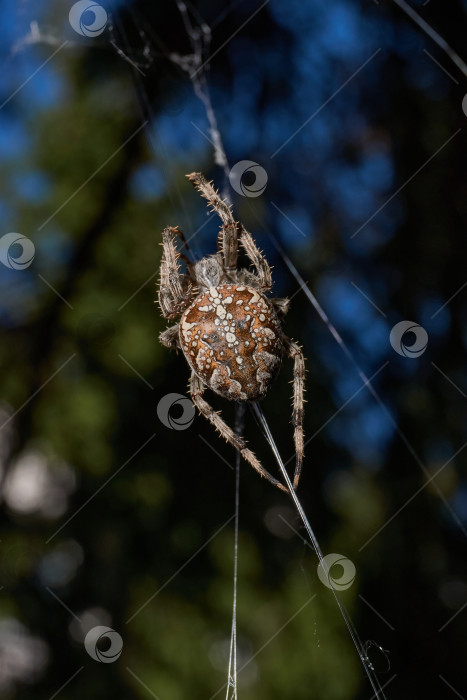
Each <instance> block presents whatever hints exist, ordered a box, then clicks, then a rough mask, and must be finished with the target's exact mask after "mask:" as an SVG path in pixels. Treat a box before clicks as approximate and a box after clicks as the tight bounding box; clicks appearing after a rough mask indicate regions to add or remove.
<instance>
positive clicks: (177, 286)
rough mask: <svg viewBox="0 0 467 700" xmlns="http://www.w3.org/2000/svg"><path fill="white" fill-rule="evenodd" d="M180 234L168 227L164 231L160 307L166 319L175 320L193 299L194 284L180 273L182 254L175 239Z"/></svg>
mask: <svg viewBox="0 0 467 700" xmlns="http://www.w3.org/2000/svg"><path fill="white" fill-rule="evenodd" d="M179 233H180V232H179V231H178V229H176V228H173V227H172V226H168V227H167V228H165V229H164V230H163V231H162V246H163V254H162V260H161V267H160V279H159V306H160V307H161V311H162V314H163V316H164V317H165V318H175V317H176V316H178V315H179V314H181V313H182V312H183V310H184V309H185V308H186V307H187V306H188V305H189V303H190V301H191V299H192V291H193V288H192V284H191V282H190V281H189V280H188V279H187V278H186V276H184V275H182V274H181V273H180V266H179V264H178V261H179V258H180V253H179V252H178V250H177V247H176V245H175V237H176V236H177V235H178V234H179Z"/></svg>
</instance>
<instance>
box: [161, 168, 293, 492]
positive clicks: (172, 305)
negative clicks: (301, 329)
mask: <svg viewBox="0 0 467 700" xmlns="http://www.w3.org/2000/svg"><path fill="white" fill-rule="evenodd" d="M186 177H187V178H188V180H190V181H191V182H192V183H193V185H194V186H195V187H196V188H197V189H198V191H199V192H200V194H201V196H202V197H204V198H205V199H207V201H208V202H209V204H210V205H211V208H212V210H213V211H215V212H217V214H218V215H219V217H220V219H221V221H222V226H221V228H220V231H219V237H218V252H217V253H216V254H215V255H210V256H208V257H205V258H202V259H201V260H199V261H198V262H195V263H192V262H190V260H189V259H188V258H187V257H186V256H185V255H182V254H180V253H179V251H178V248H177V239H178V238H180V239H181V241H182V243H183V244H184V246H185V248H186V249H187V250H188V245H187V243H186V241H185V237H184V235H183V233H182V231H180V230H179V229H178V228H174V227H172V226H168V227H167V228H165V229H164V230H163V232H162V246H163V255H162V260H161V266H160V282H159V305H160V308H161V311H162V314H163V316H164V317H165V318H166V319H170V320H173V319H176V318H177V317H181V318H180V320H179V322H178V323H175V325H173V326H170V327H169V328H167V330H165V331H163V332H162V333H161V334H160V336H159V340H160V342H161V343H162V344H163V345H165V346H166V347H168V348H172V349H181V350H182V352H183V354H184V356H185V359H186V361H187V362H188V364H189V366H190V368H191V378H190V382H189V392H190V394H191V398H192V400H193V403H194V404H195V406H196V407H197V408H198V410H199V412H200V413H201V414H202V415H203V416H205V418H207V420H208V421H210V422H211V423H212V425H213V426H214V427H215V428H216V429H217V430H218V431H219V433H220V434H221V435H222V436H223V437H224V438H225V439H226V440H227V442H229V443H231V444H232V445H233V446H234V447H235V448H236V449H237V450H238V451H239V452H240V454H241V455H242V457H243V458H244V459H245V460H246V461H247V462H249V463H250V464H251V466H252V467H253V468H254V469H256V471H257V472H259V474H261V476H264V477H265V478H266V479H268V480H269V481H270V482H271V483H272V484H274V486H277V487H278V488H279V489H282V490H283V491H287V489H286V487H285V486H284V485H283V484H282V483H281V482H280V481H278V480H277V479H275V478H274V477H273V476H272V475H271V474H270V473H269V472H268V471H266V469H265V468H264V467H263V466H262V464H261V463H260V462H259V460H258V459H257V457H256V456H255V455H254V453H253V452H252V451H251V450H250V449H249V448H248V447H247V444H246V442H245V440H244V439H243V437H241V436H240V435H237V434H236V433H235V432H234V431H233V430H231V428H230V427H229V426H228V425H227V423H226V422H225V421H224V420H223V418H222V417H221V415H220V413H217V412H216V411H214V410H213V408H212V407H211V406H210V405H209V404H208V403H207V401H206V400H205V399H204V396H203V394H204V391H205V389H206V388H209V389H211V390H212V391H214V392H215V393H216V394H219V395H220V396H222V397H224V398H226V399H229V400H231V401H246V402H254V401H257V400H259V399H261V398H263V397H264V396H265V395H266V393H267V391H268V389H269V387H270V385H271V382H272V380H273V378H274V376H275V375H276V373H277V371H278V369H279V367H280V365H281V360H282V357H283V355H287V356H288V357H290V358H293V360H294V373H293V377H294V378H293V411H292V423H293V426H294V443H295V452H296V466H295V474H294V480H293V487H294V489H296V488H297V486H298V482H299V479H300V473H301V468H302V461H303V453H304V433H303V410H304V399H303V394H304V379H305V359H304V357H303V353H302V350H301V348H300V346H299V345H297V343H295V342H294V341H293V340H290V339H289V338H287V336H286V335H284V333H283V331H282V327H281V321H280V319H281V318H282V317H283V316H285V314H286V313H287V311H288V307H289V300H288V299H271V298H267V297H266V296H265V294H266V292H268V291H269V290H270V289H271V287H272V275H271V268H270V267H269V265H268V262H267V260H266V259H265V258H264V257H263V255H262V254H261V252H260V251H259V250H258V248H257V247H256V244H255V242H254V240H253V237H252V236H251V234H250V233H248V231H246V230H245V228H244V226H243V225H242V224H241V223H240V222H238V221H235V219H234V218H233V215H232V211H231V207H230V206H229V205H228V204H227V203H226V202H225V201H224V200H223V199H221V197H220V196H219V193H218V192H217V191H216V190H215V189H214V187H213V185H212V183H210V182H207V181H206V179H205V178H204V176H203V175H202V174H201V173H191V174H190V175H187V176H186ZM239 242H240V244H241V245H242V247H243V249H244V251H245V253H246V254H247V256H248V258H249V259H250V260H251V263H252V265H253V268H254V271H252V270H248V269H237V257H238V244H239ZM180 257H182V259H183V260H184V261H185V266H186V272H185V274H182V273H181V271H180V265H179V259H180Z"/></svg>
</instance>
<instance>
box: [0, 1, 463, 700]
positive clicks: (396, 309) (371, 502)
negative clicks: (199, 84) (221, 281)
mask: <svg viewBox="0 0 467 700" xmlns="http://www.w3.org/2000/svg"><path fill="white" fill-rule="evenodd" d="M88 6H92V7H88ZM0 7H1V15H0V16H1V24H2V34H1V36H2V39H1V60H2V71H1V74H0V178H1V184H2V187H1V195H0V213H1V221H2V225H1V228H2V230H1V231H0V256H1V262H0V318H1V323H2V343H1V346H0V363H1V367H2V383H1V396H0V416H1V417H0V424H1V430H0V457H1V470H2V472H1V474H2V502H1V526H2V527H1V530H2V534H1V545H0V546H1V565H0V579H1V580H0V585H1V586H2V587H1V590H0V604H1V619H0V692H1V694H2V697H5V698H8V699H11V698H15V699H16V698H17V699H18V700H19V699H25V700H29V699H30V698H34V699H41V700H42V699H49V698H50V699H51V698H55V697H58V698H60V699H63V700H67V699H69V700H72V699H77V698H83V697H86V698H102V697H106V698H107V697H108V698H141V699H143V700H144V699H145V698H149V697H157V698H159V699H160V700H178V699H181V698H186V697H191V698H200V699H201V700H213V698H214V697H222V696H223V695H225V692H226V691H225V687H224V684H225V682H226V679H227V665H228V653H229V643H230V625H231V614H232V591H233V543H234V540H233V533H234V522H233V520H232V516H233V513H234V486H235V471H234V469H233V468H234V466H235V453H234V451H233V449H232V448H231V447H229V446H227V445H226V444H225V443H224V442H223V441H222V440H221V439H220V438H219V436H218V435H217V434H216V433H215V432H214V430H213V429H212V428H211V427H210V426H209V425H208V424H207V423H206V422H205V421H204V420H203V419H202V418H200V417H196V419H195V420H194V422H193V423H191V424H189V425H187V426H186V428H185V429H184V430H178V429H173V428H171V427H170V421H169V418H171V420H172V424H173V420H177V418H178V417H179V415H180V405H178V408H177V406H176V405H173V406H172V408H171V413H170V414H169V413H168V409H167V411H166V415H167V416H169V418H167V420H166V425H164V423H163V422H161V420H160V419H159V418H158V415H157V407H158V405H159V406H162V408H164V406H166V405H168V404H167V401H169V403H170V401H171V400H168V399H167V398H166V396H167V395H168V394H171V393H173V394H178V395H182V396H186V395H187V380H188V368H187V366H186V362H185V361H184V358H183V356H182V355H181V354H180V353H179V354H175V353H172V352H170V351H169V350H167V349H165V348H163V347H161V346H160V345H159V343H158V339H157V337H158V334H159V332H160V331H161V330H163V329H164V327H165V323H164V321H163V320H162V318H161V316H160V313H159V309H158V306H157V305H154V300H155V298H156V285H155V283H156V280H157V271H158V266H159V263H160V256H161V247H160V245H159V244H160V241H161V230H162V228H163V227H164V226H166V225H168V224H171V225H179V226H180V227H181V228H182V229H183V230H184V231H185V234H186V236H187V238H190V239H191V240H190V246H191V247H192V250H193V253H194V255H196V256H197V257H200V256H202V255H206V254H210V253H212V252H214V250H215V241H216V235H217V230H218V220H217V219H216V217H215V216H214V215H211V216H209V217H207V208H206V206H205V203H204V202H203V201H202V200H201V198H200V197H199V196H198V194H197V193H196V192H195V191H194V190H193V189H192V187H191V185H190V184H189V183H188V182H187V181H186V180H185V178H184V174H185V173H187V172H191V171H193V170H201V171H203V172H204V173H205V174H206V175H207V176H208V177H209V178H213V179H214V181H215V183H216V185H217V186H218V187H220V188H227V189H226V190H225V191H226V192H228V193H229V195H230V196H231V198H232V200H233V203H234V211H235V215H236V217H237V218H239V219H241V220H242V221H243V222H244V223H245V225H246V227H247V228H248V229H249V230H251V231H252V233H253V234H254V236H255V238H256V240H257V242H258V244H259V245H260V247H261V248H263V249H264V250H265V252H266V255H267V256H268V259H269V261H270V262H271V263H272V264H273V265H274V278H275V287H274V290H273V291H274V294H275V295H277V296H279V295H288V296H289V297H293V300H292V308H291V311H290V313H289V315H288V317H287V319H286V321H285V329H286V332H287V334H288V335H290V336H291V337H293V338H295V339H297V340H298V341H299V342H300V343H301V344H302V345H303V348H304V352H305V355H306V357H307V366H308V375H307V382H306V389H307V399H308V402H307V404H306V409H307V410H306V417H305V429H306V436H307V438H308V439H309V442H308V444H307V447H306V460H305V465H304V472H303V477H302V481H301V485H300V488H299V497H300V499H301V501H302V503H303V506H304V508H305V511H306V513H307V514H308V517H309V519H310V522H311V524H312V526H313V527H314V528H315V531H316V533H317V536H318V539H319V541H320V543H321V546H322V549H323V551H324V553H325V554H327V553H338V554H341V555H342V556H343V557H348V559H349V560H350V561H351V562H353V564H354V565H355V568H356V577H355V580H354V581H353V583H352V582H350V583H349V585H348V586H344V588H345V590H342V592H341V593H339V596H340V598H341V600H342V602H343V604H344V605H345V606H346V608H347V609H348V611H349V614H350V617H351V619H352V621H353V623H354V625H355V627H356V629H357V630H358V634H359V635H360V638H361V640H362V642H363V643H364V644H366V646H367V648H368V653H369V657H370V660H371V663H372V664H373V666H374V669H375V673H376V676H377V678H378V681H379V683H380V684H381V685H382V686H385V693H386V696H387V697H388V698H398V699H401V700H402V699H405V698H407V699H409V698H411V699H412V698H422V697H423V698H427V697H435V698H453V697H455V696H456V694H457V696H458V697H467V678H466V672H465V659H464V657H465V624H466V616H467V610H465V609H464V608H465V607H466V606H467V580H466V573H467V559H466V542H467V540H466V538H467V483H466V471H465V462H466V454H467V451H466V450H465V449H464V447H465V444H466V439H467V438H466V432H467V431H466V421H465V412H464V407H465V401H466V392H467V377H466V371H465V363H464V353H465V345H466V341H467V337H466V332H465V315H466V311H465V298H466V297H465V295H466V293H467V291H466V289H465V287H464V285H466V284H467V280H466V275H465V258H464V253H465V249H466V246H465V230H466V219H467V183H466V177H465V146H466V113H467V102H464V110H463V108H462V101H463V98H464V95H465V93H466V92H467V88H466V82H467V78H466V76H465V75H463V74H462V72H461V71H460V70H459V69H458V68H457V67H456V66H455V65H454V63H453V62H452V61H450V60H449V58H448V56H447V55H446V54H445V53H444V52H442V51H441V50H440V49H439V47H438V46H437V45H436V44H435V43H434V42H433V41H432V40H431V39H430V38H429V37H428V36H427V35H426V33H424V32H423V31H422V30H421V28H420V27H418V26H417V25H416V24H414V23H413V22H412V21H411V20H410V19H409V17H408V16H407V15H406V14H404V12H402V10H401V9H400V7H398V6H397V5H396V4H395V3H394V2H390V1H389V0H386V1H384V2H379V3H378V2H371V1H370V0H368V1H365V2H363V1H362V2H359V1H358V0H336V1H335V2H332V3H326V2H323V1H322V0H307V1H306V2H304V1H299V0H288V2H281V1H280V0H270V2H264V3H263V4H261V3H259V2H258V3H256V2H255V3H251V2H247V1H246V0H243V1H241V0H240V1H238V0H237V1H236V2H224V3H211V2H207V1H206V0H199V1H198V2H196V3H195V5H190V6H189V8H190V9H189V17H190V18H191V21H192V23H193V26H194V27H195V28H196V27H199V24H200V22H202V21H204V22H205V23H206V24H207V25H208V26H209V27H210V28H211V32H212V43H211V47H210V49H209V53H207V54H206V55H204V60H207V63H206V65H205V66H203V68H202V70H201V71H200V73H199V74H198V77H200V78H202V79H203V80H205V86H207V87H208V89H209V91H210V95H211V99H212V105H213V109H214V112H215V114H216V117H217V120H218V125H219V131H220V134H221V135H222V138H223V140H224V145H225V151H226V155H227V159H228V162H229V164H230V166H233V165H234V164H236V163H238V162H239V161H242V160H249V161H252V162H254V163H257V164H259V165H260V166H261V168H263V169H264V171H265V173H266V175H267V184H266V187H265V189H264V191H263V192H262V194H261V195H260V196H256V197H252V196H250V195H249V193H248V192H247V190H245V191H244V193H243V195H242V194H239V193H237V192H235V191H234V190H233V189H232V188H231V187H230V186H229V184H228V181H226V179H225V177H224V173H223V171H222V169H221V168H220V167H218V166H216V165H215V163H214V157H213V149H212V147H211V144H210V143H209V138H211V136H210V133H209V124H208V121H207V117H206V110H205V107H204V106H203V104H202V102H201V101H200V100H199V99H198V98H197V97H196V95H195V94H194V90H193V85H192V82H191V81H190V78H189V76H188V74H187V73H186V72H184V71H183V70H182V69H181V68H180V66H179V65H176V63H174V61H173V60H171V54H173V53H177V54H178V55H180V56H182V55H187V54H189V53H190V51H191V50H192V46H191V43H190V37H189V35H188V33H187V28H186V26H185V25H184V24H183V22H182V19H181V16H180V12H179V9H178V8H177V5H176V3H175V1H174V0H168V1H167V2H164V3H147V2H143V1H142V0H141V1H140V2H138V1H137V0H135V1H134V2H130V1H127V2H120V3H111V2H106V1H105V0H102V2H101V3H100V5H97V4H96V3H84V5H83V3H75V4H73V3H72V2H71V0H70V1H69V2H64V0H60V1H53V0H49V1H48V2H43V1H42V0H41V1H38V0H35V1H34V2H32V1H30V0H19V1H18V0H17V1H16V2H14V1H13V0H3V2H1V3H0ZM412 7H414V8H415V9H417V11H418V12H420V14H421V15H422V16H423V17H424V18H425V19H426V21H427V22H428V23H429V25H430V26H431V27H433V28H434V29H435V30H436V31H438V32H439V33H440V34H441V35H442V36H443V37H444V38H445V39H446V40H447V41H448V43H449V45H450V46H451V47H452V48H453V49H454V50H455V51H457V52H458V53H460V55H461V56H462V55H463V53H464V54H465V36H466V29H467V26H466V13H467V3H466V2H465V1H461V0H452V2H450V3H449V4H448V6H447V5H446V4H442V3H441V2H439V0H431V1H429V2H426V1H425V2H413V3H412ZM70 10H71V11H72V23H74V28H73V26H71V23H70V21H69V12H70ZM73 13H74V14H73ZM85 13H87V14H85ZM99 22H101V23H100V24H99ZM65 42H66V43H65ZM143 125H144V126H143ZM207 137H209V138H207ZM253 181H254V176H253V180H252V179H251V173H250V174H248V173H246V174H245V180H244V185H245V187H246V188H248V187H250V188H251V186H252V182H253ZM245 192H246V194H245ZM13 232H14V233H15V234H16V235H13ZM8 234H11V235H8ZM21 236H23V237H25V238H21ZM273 237H274V239H275V240H277V241H280V244H281V246H282V248H283V250H284V251H285V252H286V254H287V255H288V256H289V257H290V259H291V260H292V261H293V263H294V264H295V266H296V268H297V269H298V271H299V273H300V274H301V276H302V277H303V279H304V280H305V281H306V282H307V283H308V287H309V289H310V290H311V291H312V292H313V293H314V294H315V295H316V297H317V299H318V301H319V303H320V304H321V305H322V307H323V309H324V310H325V312H326V313H327V315H328V316H329V318H330V321H331V322H332V323H333V324H334V326H335V327H336V329H337V331H338V332H339V334H340V335H341V336H342V338H343V341H344V342H345V344H346V347H347V348H348V349H349V350H350V352H351V354H352V357H353V358H354V359H355V361H356V363H357V365H358V367H359V368H360V370H361V373H363V374H364V376H365V377H373V379H372V387H373V391H374V393H372V391H371V390H370V389H369V388H368V386H365V384H364V378H362V374H361V373H360V374H359V371H358V370H357V368H356V366H355V365H354V364H353V362H352V361H351V359H350V358H349V357H348V356H347V355H346V353H345V352H344V351H343V349H342V346H340V345H339V344H338V343H337V342H336V339H335V338H334V337H333V336H332V334H331V333H330V332H329V329H328V328H327V327H326V325H325V323H324V322H323V320H322V318H320V316H319V315H318V314H317V312H316V310H315V309H314V308H313V306H312V304H311V303H310V298H309V297H308V296H307V295H306V294H305V293H304V291H303V290H302V289H300V286H299V284H298V282H297V279H296V278H294V276H293V275H292V274H291V272H290V270H289V268H288V267H287V265H286V263H285V260H284V257H283V256H282V255H281V254H280V253H279V252H278V250H277V248H276V246H275V245H274V244H273ZM33 256H34V257H33ZM402 321H409V322H411V323H412V326H413V327H414V330H415V333H414V332H413V331H410V330H408V331H406V333H405V334H404V333H403V330H404V329H402V330H400V329H401V327H400V326H398V327H397V329H396V330H395V331H394V333H393V336H394V334H395V341H394V337H393V341H394V345H395V347H396V348H397V350H398V351H396V350H395V349H394V348H393V346H392V345H391V342H390V333H391V329H393V327H394V326H395V325H396V324H398V323H400V322H402ZM409 325H410V324H409ZM420 327H421V329H420ZM423 329H424V331H425V332H426V334H427V338H428V344H426V336H425V335H424V331H423ZM425 345H426V347H425ZM414 349H415V351H414ZM411 352H412V353H414V352H415V355H416V356H411ZM291 372H292V365H291V362H290V361H288V360H286V361H285V362H284V367H283V370H282V372H281V375H280V377H279V378H278V380H277V381H276V383H275V385H274V387H273V388H272V390H271V393H270V396H269V397H268V398H267V399H266V400H265V401H264V402H263V410H264V413H265V415H266V418H267V420H268V422H269V424H270V426H271V430H272V433H273V435H274V436H275V439H276V441H277V445H278V447H279V450H280V452H281V454H282V456H283V458H284V461H285V460H289V458H290V457H292V455H293V441H292V426H291V424H290V419H291V406H290V394H291V386H290V384H289V381H290V379H291ZM175 398H176V397H175ZM209 399H210V400H212V401H213V404H214V405H215V406H216V408H218V409H220V408H222V410H223V412H224V414H225V416H226V418H227V420H228V421H229V422H230V423H233V421H234V410H233V406H231V405H226V402H222V401H217V400H216V399H215V397H212V395H211V394H210V395H209ZM161 401H162V404H161V403H160V402H161ZM164 402H165V403H164ZM177 411H178V413H177ZM245 418H246V426H245V433H246V435H247V437H248V440H249V442H250V444H251V446H252V448H253V449H254V450H255V451H256V452H257V454H258V455H259V456H260V458H261V460H262V461H263V463H264V464H265V466H266V467H267V468H268V469H269V470H270V471H272V472H273V473H276V472H277V467H276V465H275V463H274V460H273V456H272V453H271V451H270V449H269V447H268V445H267V443H266V442H265V440H264V438H263V437H262V434H261V432H260V430H259V429H258V428H257V426H256V424H255V422H254V419H253V416H252V415H251V414H250V413H249V412H248V411H247V413H246V417H245ZM176 427H177V426H176ZM288 467H289V469H293V460H291V461H290V462H289V463H288ZM240 482H241V483H240V500H241V503H240V524H239V530H240V532H239V578H238V665H239V667H244V668H242V670H241V672H240V673H239V679H238V682H239V696H240V697H242V698H243V699H244V700H247V699H249V698H255V700H260V699H263V698H264V699H266V698H268V699H272V698H277V699H280V700H285V699H286V698H294V700H298V699H299V698H304V699H305V698H306V699H311V698H313V699H317V700H341V699H342V700H344V699H348V698H358V699H360V698H361V699H365V698H368V700H369V698H370V697H371V696H372V693H373V691H372V689H371V687H370V684H369V683H368V680H367V678H366V677H365V673H364V670H363V667H362V665H361V664H360V661H359V658H358V655H357V653H356V651H355V649H354V647H353V645H352V642H351V639H350V636H349V634H348V631H347V629H346V627H345V625H344V623H343V621H342V619H341V617H340V615H339V612H338V610H337V606H336V603H335V601H334V599H333V597H332V595H331V593H330V591H329V590H328V589H327V588H326V587H325V586H323V584H322V583H321V582H320V580H319V578H318V576H317V571H316V565H317V561H316V557H315V555H314V553H313V552H312V551H311V549H310V548H309V547H308V546H307V545H306V543H304V540H305V542H306V533H305V531H304V529H303V527H302V525H301V523H300V521H299V520H298V518H297V515H296V513H295V512H294V509H293V505H292V503H291V501H290V500H289V499H288V498H287V496H286V495H285V494H282V493H280V492H279V491H277V490H275V489H274V488H273V487H272V486H271V485H270V484H268V483H267V482H266V481H264V480H261V479H260V478H259V477H258V476H257V474H255V473H254V472H253V470H252V469H251V468H250V467H249V466H248V465H246V464H245V463H242V465H241V479H240ZM344 574H345V568H344V570H342V571H341V570H338V571H337V573H336V579H339V577H340V576H341V575H344ZM341 580H343V579H341ZM96 626H104V627H108V628H112V629H113V630H115V632H116V633H117V635H116V636H115V635H114V638H113V642H114V646H113V647H110V649H114V650H116V656H118V650H119V640H120V639H121V640H122V642H123V649H122V653H121V656H120V657H119V658H115V659H110V661H112V662H111V663H107V662H108V661H109V658H106V657H105V652H106V651H108V650H109V644H110V641H111V640H110V641H109V639H110V638H109V637H107V638H106V637H104V638H103V639H101V640H100V641H99V642H96V639H97V637H96V639H94V641H93V638H88V640H89V639H91V641H90V642H89V644H88V646H89V645H91V647H92V643H94V658H92V653H87V651H86V649H85V647H84V644H83V640H84V637H85V635H86V634H87V633H88V631H89V630H92V629H94V628H95V627H96ZM91 637H92V635H91ZM91 642H92V643H91ZM96 650H97V651H96ZM91 652H92V649H91ZM102 654H104V657H103V656H102ZM99 655H100V658H101V662H99ZM102 658H104V662H103V661H102Z"/></svg>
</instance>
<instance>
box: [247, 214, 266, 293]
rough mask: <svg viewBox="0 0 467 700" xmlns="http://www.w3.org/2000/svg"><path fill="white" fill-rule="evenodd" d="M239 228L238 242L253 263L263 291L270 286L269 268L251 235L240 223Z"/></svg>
mask: <svg viewBox="0 0 467 700" xmlns="http://www.w3.org/2000/svg"><path fill="white" fill-rule="evenodd" d="M240 230H241V233H240V242H241V244H242V246H243V247H244V249H245V252H246V254H247V255H248V257H249V258H250V260H251V262H252V263H253V265H254V267H255V268H256V272H257V275H258V284H259V285H260V287H261V289H262V290H263V291H267V290H268V289H271V287H272V274H271V268H270V267H269V263H268V261H267V260H266V258H265V257H264V255H263V254H262V252H261V251H260V250H259V248H258V247H257V246H256V243H255V242H254V240H253V236H252V235H251V233H249V232H248V231H247V230H246V229H245V227H244V226H243V224H240Z"/></svg>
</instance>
